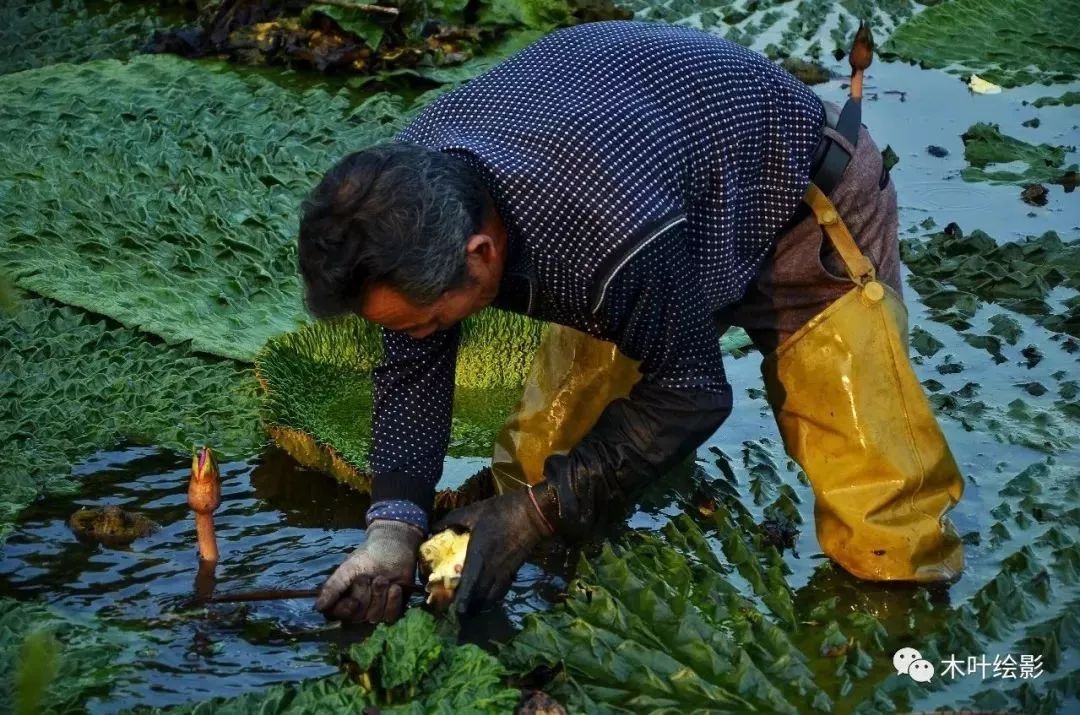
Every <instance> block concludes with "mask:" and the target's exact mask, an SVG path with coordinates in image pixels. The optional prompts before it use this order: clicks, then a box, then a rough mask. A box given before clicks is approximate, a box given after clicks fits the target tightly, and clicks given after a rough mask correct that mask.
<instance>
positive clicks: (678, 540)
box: [500, 512, 832, 713]
mask: <svg viewBox="0 0 1080 715" xmlns="http://www.w3.org/2000/svg"><path fill="white" fill-rule="evenodd" d="M718 513H719V512H718ZM729 516H730V515H729ZM740 538H741V537H740ZM711 543H712V540H711V539H709V538H707V537H706V536H705V534H704V533H703V532H702V531H701V529H700V528H699V527H697V526H695V525H694V523H693V522H692V521H691V520H690V519H689V518H688V517H679V518H677V519H675V520H674V521H672V522H671V523H669V524H668V525H667V526H666V527H665V528H664V529H663V535H662V536H659V535H646V534H638V535H635V536H634V538H632V539H630V540H629V542H628V544H627V545H625V546H605V547H604V549H603V551H602V552H601V553H600V555H599V556H598V557H596V558H595V559H593V560H591V561H583V562H582V563H581V564H580V565H579V568H578V572H577V580H576V581H575V582H574V583H573V584H571V586H570V589H569V596H568V598H567V600H566V601H565V603H564V604H562V605H560V606H558V607H556V608H555V609H554V610H553V611H551V612H549V613H543V614H532V615H529V616H527V617H526V619H525V627H524V630H523V631H522V632H521V633H520V634H518V635H517V636H516V637H515V638H514V640H513V641H511V642H510V644H509V645H508V646H507V648H506V649H505V650H504V651H503V652H502V653H501V655H500V657H501V658H502V659H503V660H504V662H507V663H509V664H510V665H511V667H514V668H516V669H518V670H527V669H530V668H534V667H537V666H553V665H555V666H561V668H562V672H561V674H560V675H558V676H557V677H556V679H555V681H554V682H553V683H552V684H551V686H550V687H551V691H552V692H553V694H555V696H556V697H557V698H558V699H560V700H563V701H565V702H567V703H568V705H569V707H570V709H571V711H574V712H577V711H581V712H594V711H597V710H612V711H616V712H626V711H632V712H640V711H646V710H647V711H649V712H682V711H684V710H685V709H687V708H689V709H691V710H694V709H701V708H706V709H711V710H717V711H731V712H750V711H757V710H763V711H768V712H776V713H796V712H800V711H801V710H800V706H802V707H806V708H810V707H813V708H815V709H820V710H823V711H825V712H828V711H829V709H830V708H831V705H832V700H831V699H830V697H829V696H828V695H827V694H826V693H825V692H824V691H823V690H822V689H821V688H820V687H819V685H818V684H817V683H816V682H815V679H816V678H815V674H814V672H813V671H812V670H811V667H810V665H809V660H808V658H807V657H806V656H805V655H804V654H803V653H801V652H800V651H799V649H798V648H797V647H796V646H795V645H794V644H793V643H792V642H791V641H790V639H789V636H788V634H787V632H786V631H787V628H790V627H791V625H793V624H791V625H789V626H788V627H787V628H785V627H781V626H778V625H777V624H776V623H774V622H773V621H772V620H771V619H770V618H769V617H767V616H766V615H764V614H762V613H761V612H760V611H759V610H758V608H757V606H756V604H755V603H754V601H752V600H748V599H747V598H746V597H745V595H744V594H743V593H741V592H740V591H741V589H740V588H739V587H737V586H736V585H734V584H733V583H732V580H731V579H730V577H729V576H728V574H729V573H730V572H731V571H732V569H733V568H737V567H738V566H740V565H749V564H750V562H756V559H757V557H758V556H759V554H760V553H763V552H764V550H762V552H758V551H753V552H751V551H749V550H745V551H744V550H733V549H728V548H725V550H724V553H725V556H727V558H728V559H729V563H724V562H721V561H720V560H718V559H717V557H716V555H714V551H713V547H712V546H711ZM769 548H770V549H772V547H769ZM772 551H773V553H775V549H772ZM733 557H734V559H737V560H738V561H739V562H741V563H736V564H731V563H730V560H731V559H732V558H733ZM755 568H756V563H755ZM768 580H769V585H770V586H778V585H779V586H783V581H784V579H783V576H782V575H780V574H777V575H776V576H769V578H768Z"/></svg>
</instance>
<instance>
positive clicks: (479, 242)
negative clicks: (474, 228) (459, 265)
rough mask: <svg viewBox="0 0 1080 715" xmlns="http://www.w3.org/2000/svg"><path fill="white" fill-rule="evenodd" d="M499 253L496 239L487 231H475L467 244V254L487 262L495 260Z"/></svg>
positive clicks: (469, 256)
mask: <svg viewBox="0 0 1080 715" xmlns="http://www.w3.org/2000/svg"><path fill="white" fill-rule="evenodd" d="M497 253H498V251H497V250H496V246H495V239H494V238H492V237H491V236H489V235H487V234H486V233H474V234H473V235H472V236H469V240H468V242H467V243H466V244H465V255H466V256H467V257H468V258H476V259H479V260H480V261H482V262H484V263H485V264H487V263H491V262H492V261H494V260H495V257H496V254H497Z"/></svg>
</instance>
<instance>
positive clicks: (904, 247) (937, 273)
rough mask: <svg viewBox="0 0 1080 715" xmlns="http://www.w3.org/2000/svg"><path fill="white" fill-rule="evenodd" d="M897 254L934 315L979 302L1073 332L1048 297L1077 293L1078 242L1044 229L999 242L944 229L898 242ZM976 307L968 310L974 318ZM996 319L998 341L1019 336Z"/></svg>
mask: <svg viewBox="0 0 1080 715" xmlns="http://www.w3.org/2000/svg"><path fill="white" fill-rule="evenodd" d="M900 255H901V258H902V259H903V261H904V263H906V264H907V266H908V267H909V268H910V269H911V270H912V272H913V273H914V274H915V275H914V276H913V277H912V279H911V280H910V281H909V282H910V284H911V285H912V286H913V287H914V288H915V289H916V291H918V292H919V293H920V295H921V296H922V301H923V303H925V304H926V305H927V306H928V307H929V308H931V309H933V310H934V311H942V310H946V309H950V308H955V307H957V306H959V305H961V304H962V303H963V301H964V300H968V299H971V298H980V299H982V300H986V301H992V302H995V303H998V304H999V305H1002V306H1004V307H1006V308H1009V309H1011V310H1014V311H1016V312H1019V313H1024V314H1027V315H1031V316H1032V317H1034V318H1035V320H1036V321H1037V322H1039V323H1040V324H1043V325H1046V326H1047V327H1050V324H1051V323H1053V325H1054V326H1055V327H1056V328H1060V329H1061V330H1064V331H1068V330H1071V329H1073V325H1072V319H1071V318H1070V316H1069V315H1064V316H1063V315H1061V314H1059V312H1056V311H1054V310H1052V309H1051V307H1050V306H1049V305H1048V304H1047V303H1046V299H1047V298H1048V296H1049V295H1050V291H1051V290H1053V289H1054V288H1056V287H1059V286H1061V287H1065V288H1069V289H1071V290H1080V240H1074V241H1069V242H1065V241H1062V240H1061V238H1060V237H1059V236H1058V235H1057V234H1056V233H1054V232H1053V231H1048V232H1046V233H1044V234H1043V235H1042V236H1039V237H1033V236H1029V237H1027V238H1025V239H1024V240H1023V241H1016V242H1005V243H1000V244H999V243H998V242H996V241H995V240H994V239H993V238H991V237H990V236H989V235H988V234H986V233H984V232H983V231H973V232H972V233H971V234H970V235H964V234H963V233H962V232H960V231H959V230H955V231H950V232H946V231H942V232H940V233H936V234H933V235H932V236H930V238H929V240H921V239H912V238H906V239H903V240H901V242H900ZM944 284H949V285H951V286H954V287H955V289H948V288H946V287H945V285H944ZM956 289H958V290H956ZM965 296H966V298H965ZM975 307H976V306H974V305H971V306H969V308H967V309H966V310H967V311H968V312H969V314H973V311H974V308H975ZM1076 310H1077V308H1076V307H1075V306H1074V307H1068V308H1067V311H1068V312H1069V313H1070V314H1071V312H1074V311H1076ZM997 320H998V322H996V323H995V322H994V319H992V320H991V323H992V325H994V326H995V329H996V330H997V331H999V332H1001V333H1002V337H1006V338H1008V337H1009V336H1013V339H1014V340H1015V335H1018V334H1019V333H1018V332H1016V333H1015V334H1014V328H1013V327H1012V326H1009V325H1007V324H1005V323H1002V322H1000V318H998V319H997ZM1018 327H1019V326H1016V329H1017V330H1018ZM1078 327H1080V326H1078ZM991 332H994V331H993V330H992V331H991ZM1078 332H1080V330H1078ZM1070 334H1072V333H1070Z"/></svg>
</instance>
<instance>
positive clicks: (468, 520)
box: [432, 487, 552, 614]
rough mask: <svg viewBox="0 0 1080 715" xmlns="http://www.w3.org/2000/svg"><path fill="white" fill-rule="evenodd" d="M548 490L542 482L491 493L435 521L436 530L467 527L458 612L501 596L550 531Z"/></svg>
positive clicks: (457, 603) (456, 602) (485, 604)
mask: <svg viewBox="0 0 1080 715" xmlns="http://www.w3.org/2000/svg"><path fill="white" fill-rule="evenodd" d="M530 491H531V493H530ZM545 493H546V489H545V488H543V487H541V488H536V489H533V490H528V489H522V490H520V491H515V492H511V493H509V494H503V495H502V496H497V497H491V498H490V499H485V500H483V501H479V502H476V503H475V504H470V505H469V506H466V507H461V508H460V509H455V510H454V511H452V512H450V513H449V514H447V515H446V516H445V517H444V518H443V519H442V520H441V521H440V522H439V523H438V524H436V525H435V526H434V527H432V532H438V531H442V530H443V529H448V528H456V530H458V531H468V532H469V549H468V551H466V552H465V566H464V567H463V568H462V571H461V580H460V581H459V582H458V586H457V591H456V593H455V594H454V606H453V607H454V610H456V611H457V612H458V613H459V614H464V613H470V612H473V611H476V610H478V609H480V608H483V607H485V606H490V605H493V604H495V603H497V602H498V601H499V600H501V599H502V597H503V596H505V595H506V592H507V591H509V590H510V584H511V583H513V581H514V575H515V574H516V573H517V571H518V569H519V568H521V564H523V563H524V562H525V557H527V556H528V555H529V552H530V551H532V550H533V548H534V547H535V546H536V545H537V544H538V543H540V541H541V540H542V539H543V538H544V537H545V536H550V535H551V533H552V528H551V525H550V519H548V518H546V517H545V516H544V514H542V513H541V512H540V508H541V506H540V505H541V504H544V503H545V499H546V497H545V496H544V494H545ZM537 499H538V500H537Z"/></svg>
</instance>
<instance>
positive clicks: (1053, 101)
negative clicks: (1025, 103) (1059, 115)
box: [1031, 92, 1080, 107]
mask: <svg viewBox="0 0 1080 715" xmlns="http://www.w3.org/2000/svg"><path fill="white" fill-rule="evenodd" d="M1074 104H1080V92H1066V93H1065V94H1063V95H1061V96H1060V97H1039V98H1038V99H1036V100H1035V101H1034V102H1032V103H1031V106H1033V107H1055V106H1064V107H1071V106H1073V105H1074Z"/></svg>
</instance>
